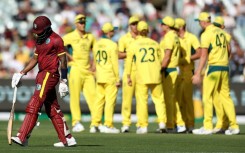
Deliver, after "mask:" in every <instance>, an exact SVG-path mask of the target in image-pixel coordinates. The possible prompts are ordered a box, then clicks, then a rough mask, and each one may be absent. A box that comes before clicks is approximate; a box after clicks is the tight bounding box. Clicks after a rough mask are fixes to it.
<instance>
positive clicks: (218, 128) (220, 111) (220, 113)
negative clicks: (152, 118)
mask: <svg viewBox="0 0 245 153" xmlns="http://www.w3.org/2000/svg"><path fill="white" fill-rule="evenodd" d="M219 95H220V94H219V93H217V94H216V95H215V96H214V109H215V114H216V118H217V122H216V125H215V128H214V130H213V133H224V131H225V129H222V127H223V122H224V121H223V118H224V116H225V111H224V108H223V105H222V102H221V101H220V97H219Z"/></svg>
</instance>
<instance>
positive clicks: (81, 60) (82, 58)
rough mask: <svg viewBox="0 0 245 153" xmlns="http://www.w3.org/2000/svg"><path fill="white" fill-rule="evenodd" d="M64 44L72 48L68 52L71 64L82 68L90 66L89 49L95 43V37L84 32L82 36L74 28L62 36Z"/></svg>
mask: <svg viewBox="0 0 245 153" xmlns="http://www.w3.org/2000/svg"><path fill="white" fill-rule="evenodd" d="M63 41H64V46H69V45H70V46H71V47H72V50H71V51H69V54H70V55H71V56H72V58H73V60H74V61H72V62H71V63H72V64H71V66H78V67H79V68H82V69H89V68H90V60H89V59H90V50H91V49H92V48H93V46H94V43H95V41H96V40H95V37H94V36H93V35H92V34H91V33H86V34H85V35H83V36H82V37H81V36H80V35H79V33H78V30H74V31H72V32H70V33H68V34H66V35H65V36H63Z"/></svg>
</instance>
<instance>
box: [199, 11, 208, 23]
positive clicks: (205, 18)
mask: <svg viewBox="0 0 245 153" xmlns="http://www.w3.org/2000/svg"><path fill="white" fill-rule="evenodd" d="M195 21H207V22H211V16H210V14H209V13H207V12H201V13H200V14H199V16H198V18H197V19H195Z"/></svg>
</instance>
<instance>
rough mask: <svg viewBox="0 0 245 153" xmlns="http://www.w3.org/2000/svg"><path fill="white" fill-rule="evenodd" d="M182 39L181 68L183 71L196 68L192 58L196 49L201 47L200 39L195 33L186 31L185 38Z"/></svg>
mask: <svg viewBox="0 0 245 153" xmlns="http://www.w3.org/2000/svg"><path fill="white" fill-rule="evenodd" d="M179 40H180V69H181V72H184V71H185V70H194V62H193V61H192V60H191V56H192V55H193V54H195V53H196V50H197V49H198V48H199V47H200V43H199V40H198V39H197V37H196V36H195V35H193V34H192V33H189V32H187V31H186V32H185V34H184V37H183V38H179Z"/></svg>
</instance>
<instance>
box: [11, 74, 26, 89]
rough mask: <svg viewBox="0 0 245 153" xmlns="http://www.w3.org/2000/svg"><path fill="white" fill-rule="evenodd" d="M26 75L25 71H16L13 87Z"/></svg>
mask: <svg viewBox="0 0 245 153" xmlns="http://www.w3.org/2000/svg"><path fill="white" fill-rule="evenodd" d="M23 76H24V73H14V75H13V77H12V82H11V85H12V88H14V87H16V86H17V85H18V84H19V83H20V79H21V78H22V77H23Z"/></svg>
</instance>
